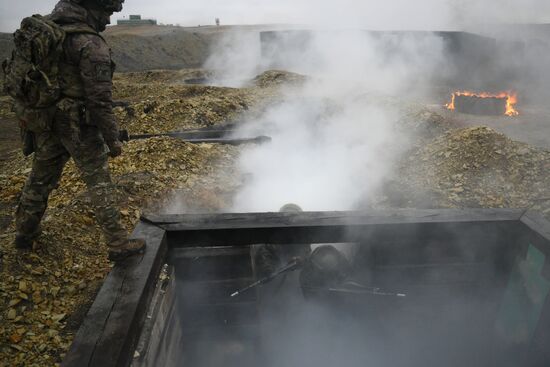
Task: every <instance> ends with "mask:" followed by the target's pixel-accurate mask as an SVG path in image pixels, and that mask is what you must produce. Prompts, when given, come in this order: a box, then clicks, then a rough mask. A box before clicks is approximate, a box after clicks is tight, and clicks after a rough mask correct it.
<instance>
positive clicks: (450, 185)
mask: <svg viewBox="0 0 550 367" xmlns="http://www.w3.org/2000/svg"><path fill="white" fill-rule="evenodd" d="M549 169H550V152H548V151H544V150H540V149H536V148H532V147H530V146H528V145H527V144H523V143H518V142H514V141H512V140H510V139H508V138H507V137H506V136H504V135H502V134H499V133H497V132H495V131H494V130H492V129H490V128H487V127H473V128H467V129H460V130H451V131H449V132H447V133H446V134H444V135H442V136H440V137H439V138H437V139H435V140H434V141H432V142H430V143H429V144H427V145H426V146H424V147H421V148H419V149H418V150H417V151H416V152H415V153H414V154H411V155H410V156H409V157H408V159H406V161H405V162H404V163H403V165H402V167H401V170H400V173H401V175H402V176H403V177H406V178H407V179H406V182H404V184H405V186H409V190H411V188H412V190H411V191H416V192H422V191H424V190H425V189H426V188H428V189H429V190H431V191H432V193H433V194H434V195H435V197H436V201H437V202H438V204H439V205H440V206H444V207H488V208H503V207H512V208H525V207H529V206H532V205H533V204H534V203H536V202H537V201H538V200H540V199H541V198H547V197H549V196H550V171H549Z"/></svg>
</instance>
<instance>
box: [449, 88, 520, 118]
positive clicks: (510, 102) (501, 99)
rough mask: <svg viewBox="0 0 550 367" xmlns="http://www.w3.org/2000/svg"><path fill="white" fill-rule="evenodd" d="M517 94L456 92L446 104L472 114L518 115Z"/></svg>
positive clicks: (452, 108)
mask: <svg viewBox="0 0 550 367" xmlns="http://www.w3.org/2000/svg"><path fill="white" fill-rule="evenodd" d="M516 103H517V95H516V94H515V93H513V92H501V93H486V92H482V93H477V92H471V91H460V92H454V93H453V94H452V96H451V101H450V102H449V103H448V104H447V105H446V107H447V108H448V109H449V110H453V111H457V112H461V113H468V114H472V115H495V116H503V115H506V116H517V115H519V112H518V111H517V110H516V108H515V107H516Z"/></svg>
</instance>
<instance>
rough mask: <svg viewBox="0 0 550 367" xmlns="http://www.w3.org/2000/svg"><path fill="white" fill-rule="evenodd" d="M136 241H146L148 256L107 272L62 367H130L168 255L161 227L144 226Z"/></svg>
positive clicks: (135, 232)
mask: <svg viewBox="0 0 550 367" xmlns="http://www.w3.org/2000/svg"><path fill="white" fill-rule="evenodd" d="M133 237H136V238H144V239H145V240H146V241H147V250H146V252H145V253H144V254H143V255H141V256H134V257H132V258H130V259H129V260H127V261H126V262H124V263H121V264H117V265H116V266H115V267H114V268H113V270H112V271H111V272H110V273H109V275H108V276H107V279H106V280H105V282H104V284H103V286H102V287H101V290H100V292H99V294H98V295H97V297H96V299H95V301H94V303H93V304H92V307H91V308H90V310H89V311H88V314H87V316H86V318H85V320H84V323H83V324H82V326H81V327H80V329H79V330H78V333H77V334H76V336H75V339H74V341H73V344H72V345H71V348H70V350H69V352H68V353H67V356H66V357H65V359H64V360H63V363H62V366H64V367H86V366H88V367H109V366H127V365H129V363H130V362H131V360H132V358H133V353H134V350H135V346H136V343H137V340H138V337H139V333H140V331H141V327H142V325H143V321H144V318H145V313H146V311H147V306H148V304H149V301H150V297H151V295H152V292H153V290H154V284H155V281H156V279H157V277H158V274H159V272H160V269H161V266H162V263H163V261H164V258H165V255H166V251H167V243H166V235H165V231H164V230H162V229H161V228H158V227H156V226H153V225H151V224H146V223H140V224H139V225H138V226H137V227H136V230H135V231H134V233H133Z"/></svg>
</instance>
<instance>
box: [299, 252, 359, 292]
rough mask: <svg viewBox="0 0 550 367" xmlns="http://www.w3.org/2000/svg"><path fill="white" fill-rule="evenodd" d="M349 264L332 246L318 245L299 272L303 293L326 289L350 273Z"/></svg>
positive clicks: (334, 285) (338, 282)
mask: <svg viewBox="0 0 550 367" xmlns="http://www.w3.org/2000/svg"><path fill="white" fill-rule="evenodd" d="M351 270H352V269H351V265H350V263H349V261H348V260H347V259H346V257H345V256H344V255H343V254H342V253H341V252H340V251H338V250H337V249H336V248H335V247H334V246H330V245H324V246H319V247H317V248H316V249H315V250H313V252H312V253H311V255H310V256H309V258H308V260H307V261H306V263H305V264H304V267H303V268H302V272H301V274H300V285H301V286H302V289H303V291H304V294H308V293H311V292H314V293H315V292H319V291H323V290H328V289H329V288H331V287H336V286H338V285H339V284H341V283H342V282H343V281H344V280H346V278H348V277H349V275H350V274H351Z"/></svg>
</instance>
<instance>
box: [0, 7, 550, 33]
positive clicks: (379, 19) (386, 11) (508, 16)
mask: <svg viewBox="0 0 550 367" xmlns="http://www.w3.org/2000/svg"><path fill="white" fill-rule="evenodd" d="M56 1H57V0H17V1H13V0H0V31H3V32H12V31H14V30H15V29H16V28H17V26H18V24H19V22H20V20H21V18H23V17H24V16H27V15H30V14H34V13H41V14H46V13H48V12H49V11H50V10H51V9H52V8H53V6H54V5H55V3H56ZM129 14H142V15H143V16H144V17H150V18H156V19H158V21H159V22H161V23H165V24H169V23H173V24H180V25H183V26H196V25H197V24H202V25H205V24H213V23H214V19H215V18H216V17H219V18H220V19H221V22H222V24H260V23H296V24H322V25H333V26H337V27H361V28H369V29H431V30H434V29H457V28H461V26H463V25H464V24H467V23H471V22H482V23H486V22H489V23H492V22H507V23H526V22H528V23H531V22H536V23H540V22H550V0H337V1H335V0H275V1H274V0H186V1H185V0H184V1H181V0H153V1H151V0H127V1H126V4H125V7H124V10H123V12H122V13H120V14H117V15H115V16H114V19H113V21H114V20H116V18H118V17H123V16H128V15H129Z"/></svg>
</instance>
